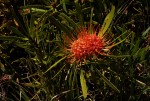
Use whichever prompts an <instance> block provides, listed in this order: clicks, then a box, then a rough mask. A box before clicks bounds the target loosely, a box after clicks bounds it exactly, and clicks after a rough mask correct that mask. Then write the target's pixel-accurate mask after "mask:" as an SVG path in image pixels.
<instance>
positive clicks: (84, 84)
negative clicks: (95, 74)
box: [80, 70, 88, 98]
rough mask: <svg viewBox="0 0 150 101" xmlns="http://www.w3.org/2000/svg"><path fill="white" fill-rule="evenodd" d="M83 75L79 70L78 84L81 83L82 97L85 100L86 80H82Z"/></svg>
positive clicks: (86, 93)
mask: <svg viewBox="0 0 150 101" xmlns="http://www.w3.org/2000/svg"><path fill="white" fill-rule="evenodd" d="M83 73H84V71H83V70H81V72H80V83H81V88H82V93H83V97H84V98H86V97H87V95H88V92H87V85H86V80H85V78H84V74H83Z"/></svg>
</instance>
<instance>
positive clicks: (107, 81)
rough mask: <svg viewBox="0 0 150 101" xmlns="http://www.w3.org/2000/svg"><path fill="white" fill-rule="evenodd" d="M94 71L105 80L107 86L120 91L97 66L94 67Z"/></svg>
mask: <svg viewBox="0 0 150 101" xmlns="http://www.w3.org/2000/svg"><path fill="white" fill-rule="evenodd" d="M96 71H97V72H98V74H99V75H100V76H101V78H102V79H103V80H104V81H105V82H106V84H107V85H108V86H109V87H111V88H112V89H114V90H115V91H117V92H118V93H120V91H119V89H118V88H117V87H116V86H115V85H114V84H113V83H111V82H110V81H109V80H108V79H107V78H106V77H105V76H104V75H103V74H102V73H101V72H100V71H99V70H98V69H97V68H96Z"/></svg>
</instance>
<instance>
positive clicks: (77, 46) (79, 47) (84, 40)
mask: <svg viewBox="0 0 150 101" xmlns="http://www.w3.org/2000/svg"><path fill="white" fill-rule="evenodd" d="M65 41H68V43H69V47H68V48H67V49H66V50H67V51H68V52H69V53H70V55H69V58H71V59H70V60H71V62H74V61H77V62H81V61H83V60H85V59H92V57H93V55H94V56H97V55H98V54H101V55H104V54H105V52H104V50H105V49H106V46H107V45H108V41H106V39H105V37H104V36H103V37H100V36H98V35H96V31H93V32H92V33H90V30H87V29H85V28H82V29H81V30H80V31H79V32H78V33H77V38H74V37H73V39H72V40H71V39H69V38H66V39H65Z"/></svg>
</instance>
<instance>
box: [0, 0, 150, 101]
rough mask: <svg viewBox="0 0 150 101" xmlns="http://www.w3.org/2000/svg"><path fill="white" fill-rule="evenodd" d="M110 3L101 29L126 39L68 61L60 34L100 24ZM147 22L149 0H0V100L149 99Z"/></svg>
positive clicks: (149, 53) (127, 100)
mask: <svg viewBox="0 0 150 101" xmlns="http://www.w3.org/2000/svg"><path fill="white" fill-rule="evenodd" d="M111 5H114V6H115V15H114V17H113V20H112V22H111V24H110V26H109V28H108V30H107V31H106V34H107V35H108V36H112V37H113V38H114V39H116V40H115V41H116V42H118V41H120V40H123V39H125V38H126V39H125V41H123V42H122V43H121V44H119V45H117V46H115V47H113V48H112V49H111V50H110V53H111V54H110V55H109V56H107V57H103V56H100V58H102V60H101V61H100V62H99V61H89V62H88V63H87V64H83V65H81V66H78V65H75V64H69V63H68V62H67V61H66V60H65V59H64V58H65V54H64V53H63V52H62V50H63V49H62V45H63V36H64V35H68V36H69V35H71V34H75V35H76V32H75V30H76V29H77V28H80V27H81V26H86V27H88V26H89V25H93V26H94V27H97V26H102V24H103V22H104V19H105V17H106V16H107V14H108V13H109V12H110V10H111ZM149 25H150V1H149V0H114V1H113V0H74V1H73V0H0V100H1V101H82V100H85V101H108V100H111V101H116V100H118V101H148V100H150V51H149V50H150V46H149V45H150V34H149V33H150V26H149ZM118 36H120V37H118ZM85 81H86V83H85ZM81 82H82V83H83V84H81ZM83 86H84V87H83ZM83 88H84V89H83ZM86 89H87V90H86ZM86 94H87V97H86Z"/></svg>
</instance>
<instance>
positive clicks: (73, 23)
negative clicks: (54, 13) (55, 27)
mask: <svg viewBox="0 0 150 101" xmlns="http://www.w3.org/2000/svg"><path fill="white" fill-rule="evenodd" d="M60 16H62V17H63V18H65V19H66V21H67V22H69V23H70V24H71V25H72V26H73V27H74V28H75V29H79V27H78V26H77V24H76V23H75V22H74V21H73V20H72V19H71V18H70V17H68V16H67V15H65V14H64V13H60Z"/></svg>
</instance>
